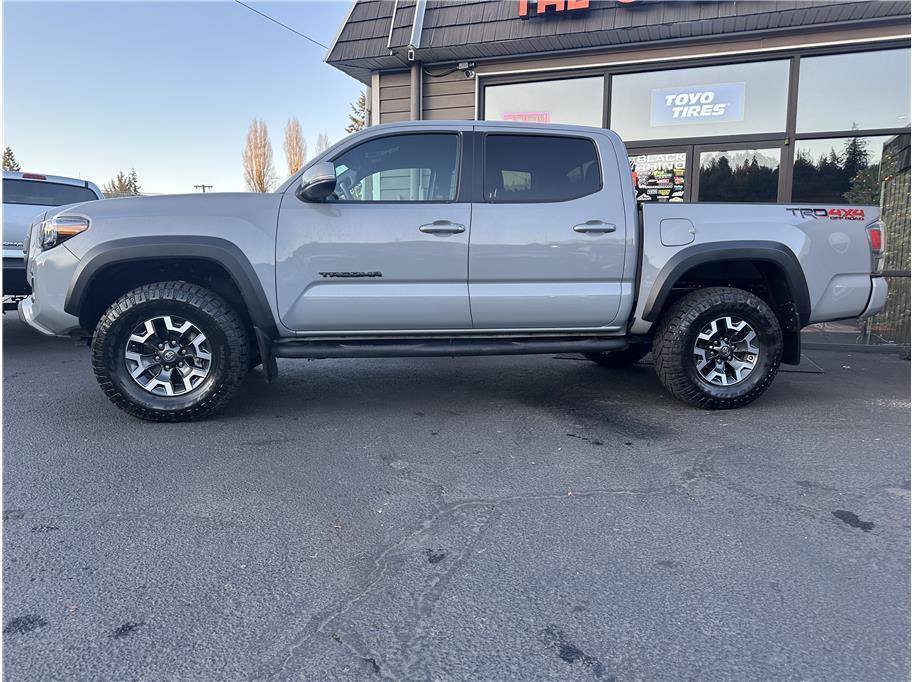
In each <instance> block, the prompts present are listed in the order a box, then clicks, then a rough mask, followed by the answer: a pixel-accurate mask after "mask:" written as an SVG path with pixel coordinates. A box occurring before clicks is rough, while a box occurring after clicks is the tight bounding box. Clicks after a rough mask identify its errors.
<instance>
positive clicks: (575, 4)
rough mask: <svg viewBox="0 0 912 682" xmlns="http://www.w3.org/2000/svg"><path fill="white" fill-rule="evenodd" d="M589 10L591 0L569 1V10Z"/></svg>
mask: <svg viewBox="0 0 912 682" xmlns="http://www.w3.org/2000/svg"><path fill="white" fill-rule="evenodd" d="M573 9H589V0H567V10H568V11H569V10H573Z"/></svg>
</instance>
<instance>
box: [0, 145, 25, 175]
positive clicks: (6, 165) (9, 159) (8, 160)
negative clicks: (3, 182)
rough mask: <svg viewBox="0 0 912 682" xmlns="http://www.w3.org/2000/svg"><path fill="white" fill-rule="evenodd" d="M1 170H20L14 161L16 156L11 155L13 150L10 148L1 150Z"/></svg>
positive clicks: (17, 163)
mask: <svg viewBox="0 0 912 682" xmlns="http://www.w3.org/2000/svg"><path fill="white" fill-rule="evenodd" d="M3 170H8V171H17V170H21V168H20V167H19V162H18V161H16V155H15V154H13V150H12V149H11V148H10V147H7V148H6V149H4V150H3Z"/></svg>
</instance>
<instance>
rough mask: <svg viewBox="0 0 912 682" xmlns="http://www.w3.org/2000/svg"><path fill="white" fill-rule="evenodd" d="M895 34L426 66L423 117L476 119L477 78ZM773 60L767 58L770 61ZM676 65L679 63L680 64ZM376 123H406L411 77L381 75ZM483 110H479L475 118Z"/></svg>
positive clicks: (856, 32) (816, 35) (847, 33)
mask: <svg viewBox="0 0 912 682" xmlns="http://www.w3.org/2000/svg"><path fill="white" fill-rule="evenodd" d="M896 33H897V28H896V27H893V26H889V25H886V26H884V25H880V26H870V27H865V28H854V29H846V30H842V31H816V32H806V33H803V34H802V35H801V36H800V37H798V36H794V35H791V36H771V37H765V38H753V39H748V40H734V41H732V40H730V41H714V42H712V43H709V44H705V45H701V46H700V47H699V48H694V46H693V45H689V46H686V45H681V46H677V47H659V48H643V49H637V50H630V51H627V52H612V53H610V54H593V53H588V54H568V55H562V56H555V57H544V58H536V59H524V60H519V61H517V60H504V61H498V62H488V63H485V64H483V65H479V66H477V67H476V77H475V78H466V77H465V75H464V74H463V72H462V71H459V70H457V71H455V72H453V73H451V74H448V75H446V76H440V77H434V76H433V75H431V74H433V73H437V72H440V71H441V70H443V69H442V66H440V65H428V66H425V71H424V80H423V100H422V118H424V119H426V120H445V119H450V120H453V119H474V118H475V88H476V80H477V79H480V80H481V81H482V82H483V81H484V80H485V78H486V77H491V76H494V75H496V74H500V73H503V72H519V71H543V72H545V74H546V75H547V72H548V71H552V72H553V75H556V76H559V75H560V73H561V71H564V70H573V69H577V68H579V69H585V68H588V67H593V66H596V65H597V66H600V67H604V66H610V65H611V64H612V63H621V64H631V63H634V64H635V63H644V68H646V67H645V64H646V63H650V62H652V61H654V60H659V61H658V62H657V63H656V64H655V68H656V69H661V68H664V67H665V66H666V64H663V63H662V61H664V60H668V61H670V62H674V61H675V60H676V59H681V58H684V57H687V56H688V55H693V54H694V53H699V54H705V55H713V54H723V53H730V52H750V51H756V50H767V49H788V48H799V47H806V46H808V45H810V44H814V43H819V42H842V41H866V40H876V39H878V38H884V37H889V36H892V35H895V34H896ZM774 58H775V57H774V56H773V55H772V54H771V55H770V59H774ZM679 64H680V63H679ZM380 107H381V108H380V121H381V123H392V122H394V121H407V120H409V74H408V72H407V71H401V72H394V73H381V74H380ZM480 114H481V112H479V115H480Z"/></svg>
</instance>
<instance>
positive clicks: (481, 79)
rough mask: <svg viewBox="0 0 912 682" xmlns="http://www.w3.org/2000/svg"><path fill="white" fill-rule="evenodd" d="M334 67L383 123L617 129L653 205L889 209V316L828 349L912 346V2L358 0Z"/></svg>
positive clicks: (849, 329) (844, 334)
mask: <svg viewBox="0 0 912 682" xmlns="http://www.w3.org/2000/svg"><path fill="white" fill-rule="evenodd" d="M326 61H327V62H328V63H329V64H331V65H332V66H334V67H336V68H338V69H340V70H342V71H344V72H345V73H347V74H349V75H351V76H352V77H354V78H356V79H358V80H360V81H361V82H362V83H364V85H365V86H366V87H367V90H368V97H367V100H368V109H369V114H368V116H369V118H368V120H369V122H370V123H371V124H376V123H387V122H393V121H404V120H416V119H431V120H444V119H488V120H506V121H527V122H537V123H565V124H578V125H588V126H600V127H608V128H611V129H612V130H614V131H615V132H617V133H618V134H619V135H620V136H621V137H622V138H623V139H624V141H625V143H626V145H627V148H628V153H629V161H630V167H631V172H632V173H633V176H634V179H635V184H636V192H637V198H638V200H639V201H641V202H652V201H659V202H664V201H695V202H700V201H732V202H739V201H745V202H776V201H778V202H790V203H791V202H795V203H802V204H812V203H838V204H872V203H873V204H879V205H881V206H882V207H883V213H884V220H885V222H886V224H887V235H888V240H889V241H888V249H889V252H888V262H887V269H888V270H889V273H888V274H889V276H890V285H891V296H890V301H889V303H888V307H887V309H886V310H885V311H884V312H883V313H881V315H879V316H878V317H877V318H875V319H874V320H871V321H869V322H867V323H864V324H859V325H855V326H853V325H830V326H829V327H828V328H824V329H818V330H817V331H818V336H819V338H820V339H821V340H823V339H827V340H834V341H836V342H840V343H858V342H887V343H900V344H908V342H909V341H908V337H909V220H910V216H909V196H910V187H909V177H910V176H909V165H910V164H909V147H910V144H909V131H910V128H909V124H910V78H912V76H910V3H909V2H893V1H885V2H833V1H832V0H829V1H828V0H809V1H797V2H796V1H792V2H766V1H760V2H757V1H743V2H742V1H736V2H731V1H729V2H706V1H704V2H689V1H686V0H679V1H671V2H657V1H651V0H638V1H637V0H628V1H626V2H621V1H610V0H518V1H513V0H465V1H462V2H453V1H452V0H356V2H354V3H353V5H352V7H351V9H350V11H349V13H348V16H347V17H346V19H345V21H344V23H343V25H342V26H341V27H340V29H339V31H338V33H337V35H336V37H335V39H334V41H333V43H332V44H331V45H330V48H329V50H328V51H327V55H326Z"/></svg>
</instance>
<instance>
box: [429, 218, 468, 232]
mask: <svg viewBox="0 0 912 682" xmlns="http://www.w3.org/2000/svg"><path fill="white" fill-rule="evenodd" d="M418 229H419V230H421V231H422V232H424V233H426V234H459V233H460V232H465V225H460V224H459V223H453V222H450V221H449V220H435V221H434V222H432V223H428V224H427V225H422V226H421V227H419V228H418Z"/></svg>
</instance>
